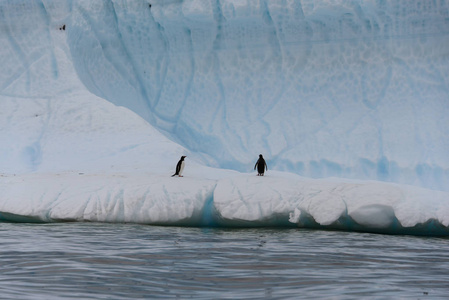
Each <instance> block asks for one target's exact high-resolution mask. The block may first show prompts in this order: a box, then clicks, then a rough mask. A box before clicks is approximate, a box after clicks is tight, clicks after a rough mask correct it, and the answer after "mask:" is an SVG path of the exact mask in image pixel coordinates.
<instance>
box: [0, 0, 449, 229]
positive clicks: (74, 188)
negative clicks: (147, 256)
mask: <svg viewBox="0 0 449 300" xmlns="http://www.w3.org/2000/svg"><path fill="white" fill-rule="evenodd" d="M448 16H449V5H448V4H447V3H445V2H430V1H428V2H422V1H374V0H373V1H363V2H353V1H338V0H337V1H324V0H322V1H312V0H310V1H309V0H302V1H300V0H296V1H295V0H288V1H280V0H279V1H277V0H267V1H241V0H239V1H235V0H223V1H217V2H214V1H206V0H190V1H187V0H186V1H162V0H147V1H126V0H113V1H88V0H79V1H54V0H43V1H22V0H19V1H17V0H6V1H2V2H0V44H1V47H0V65H1V69H0V220H7V221H40V222H52V221H101V222H136V223H145V224H169V225H172V224H178V225H194V226H199V225H213V226H300V227H329V228H335V229H346V230H368V231H378V232H390V233H421V234H447V233H448V226H449V206H448V205H447V203H448V201H449V155H448V149H449V131H448V128H449V117H448V116H449V89H448V87H449V82H448V80H449V56H448V53H449V30H448V28H449V17H448ZM260 153H262V154H263V155H264V157H265V159H266V161H267V163H268V168H269V169H268V172H267V173H266V174H265V176H264V177H261V178H259V177H257V176H255V173H254V172H253V170H252V169H253V167H254V163H255V162H256V160H257V157H258V155H259V154H260ZM181 155H187V159H186V168H185V170H184V175H185V177H184V178H171V177H170V175H172V174H173V172H174V168H175V166H176V162H177V161H178V160H179V158H180V156H181Z"/></svg>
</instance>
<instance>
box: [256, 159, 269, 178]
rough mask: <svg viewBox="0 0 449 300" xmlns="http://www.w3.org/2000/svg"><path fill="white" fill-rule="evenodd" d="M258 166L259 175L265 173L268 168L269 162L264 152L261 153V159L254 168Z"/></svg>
mask: <svg viewBox="0 0 449 300" xmlns="http://www.w3.org/2000/svg"><path fill="white" fill-rule="evenodd" d="M256 167H257V176H263V174H264V173H265V170H268V166H267V163H266V162H265V160H264V159H263V156H262V154H259V159H258V160H257V162H256V165H255V166H254V170H255V169H256Z"/></svg>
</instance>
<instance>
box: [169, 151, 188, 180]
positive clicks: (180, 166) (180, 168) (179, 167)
mask: <svg viewBox="0 0 449 300" xmlns="http://www.w3.org/2000/svg"><path fill="white" fill-rule="evenodd" d="M186 157H187V156H181V159H180V160H179V161H178V164H177V165H176V172H175V174H173V175H172V176H171V177H173V176H176V175H178V177H182V171H184V166H185V164H186V163H185V162H184V158H186Z"/></svg>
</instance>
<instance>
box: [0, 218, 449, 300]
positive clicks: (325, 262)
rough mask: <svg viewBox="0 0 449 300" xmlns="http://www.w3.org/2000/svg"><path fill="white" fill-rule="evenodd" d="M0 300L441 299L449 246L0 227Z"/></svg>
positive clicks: (247, 232)
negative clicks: (174, 299)
mask: <svg viewBox="0 0 449 300" xmlns="http://www.w3.org/2000/svg"><path fill="white" fill-rule="evenodd" d="M0 243H1V247H0V266H1V272H0V298H1V299H70V298H72V299H75V298H76V299H150V298H181V299H186V298H192V299H213V298H215V299H217V298H221V299H226V298H240V299H241V298H246V299H261V298H269V299H310V298H326V299H360V298H369V299H439V298H441V299H447V297H448V295H449V238H445V237H443V238H442V237H416V236H401V235H381V234H369V233H357V232H341V231H322V230H305V229H296V228H247V229H235V228H234V229H226V228H189V227H158V226H147V225H133V224H103V223H50V224H26V223H0Z"/></svg>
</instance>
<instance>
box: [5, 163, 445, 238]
mask: <svg viewBox="0 0 449 300" xmlns="http://www.w3.org/2000/svg"><path fill="white" fill-rule="evenodd" d="M200 169H201V168H200ZM218 177H221V178H219V179H204V178H200V176H194V177H187V176H186V177H183V178H178V177H173V178H172V177H170V176H169V175H166V176H163V175H151V174H130V173H117V174H107V175H104V174H94V173H85V174H83V173H81V174H80V173H60V174H47V175H45V174H36V175H32V174H31V175H26V176H20V177H18V176H7V177H3V180H2V182H1V184H0V190H1V191H2V192H3V195H2V198H3V201H2V202H1V204H0V220H1V221H13V222H67V221H83V222H85V221H88V222H114V223H115V222H131V223H141V224H153V225H178V226H220V227H258V226H276V227H293V226H298V227H301V228H328V229H342V230H356V231H367V232H380V233H392V234H422V235H447V234H449V228H448V225H449V206H448V205H446V203H447V201H448V199H449V198H448V193H445V192H440V191H432V190H426V189H422V188H417V187H413V186H406V185H397V184H390V183H382V182H375V181H360V182H355V181H344V180H341V179H327V180H324V179H316V180H314V179H307V178H302V177H299V176H296V175H292V174H288V173H278V172H270V173H269V174H268V175H266V176H264V177H258V176H255V174H236V173H235V172H229V174H224V173H222V174H221V175H219V176H218Z"/></svg>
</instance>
